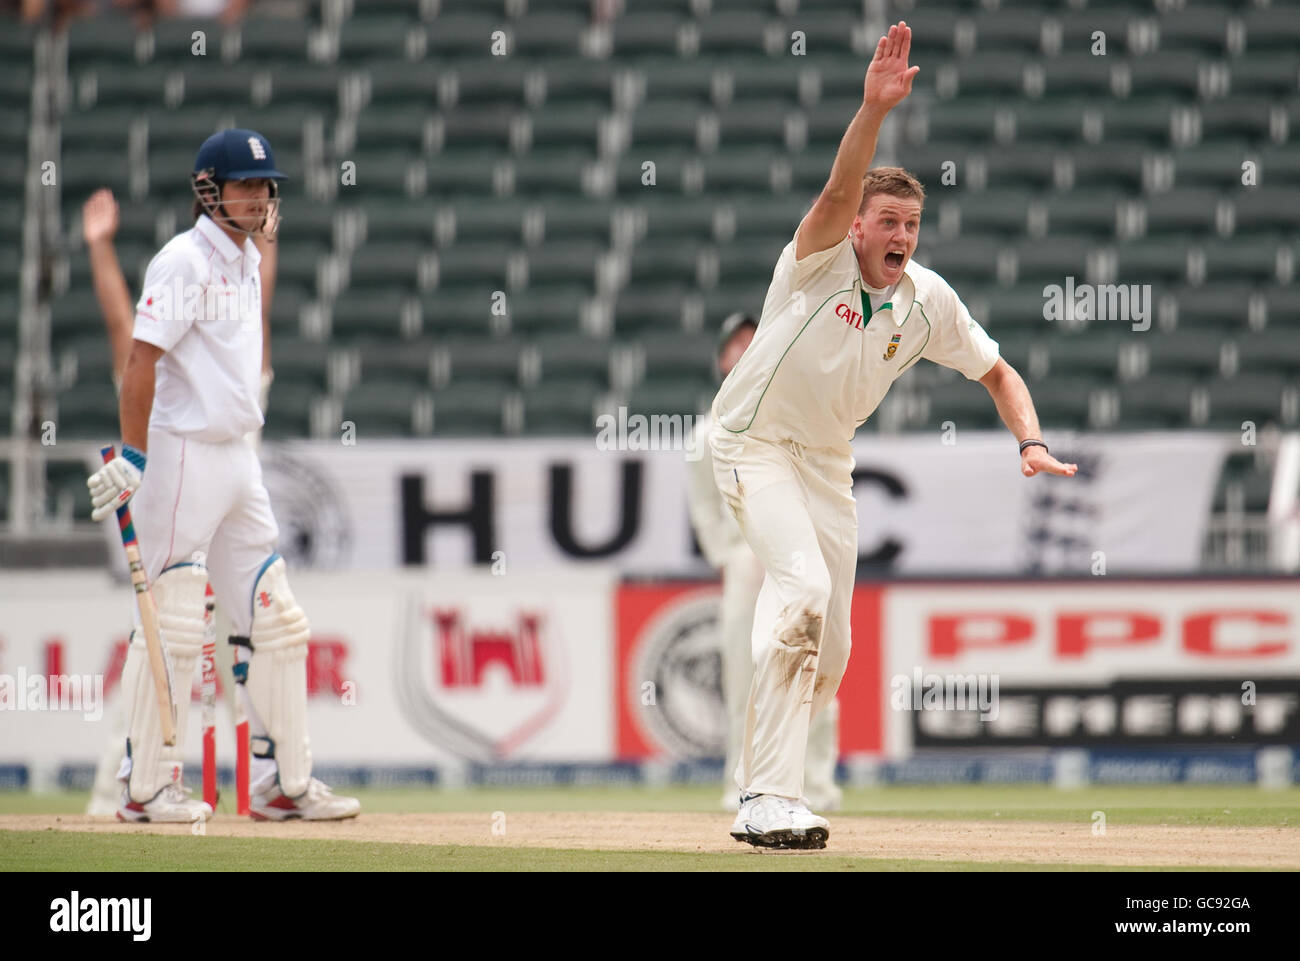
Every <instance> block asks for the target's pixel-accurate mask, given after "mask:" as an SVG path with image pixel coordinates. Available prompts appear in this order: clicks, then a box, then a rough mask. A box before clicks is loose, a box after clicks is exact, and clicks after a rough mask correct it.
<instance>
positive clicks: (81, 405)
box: [55, 379, 121, 486]
mask: <svg viewBox="0 0 1300 961" xmlns="http://www.w3.org/2000/svg"><path fill="white" fill-rule="evenodd" d="M56 403H57V407H58V415H57V417H56V420H55V424H56V428H57V431H58V437H59V438H60V439H64V438H76V439H84V438H94V439H96V440H99V441H100V442H105V439H106V438H108V439H111V438H114V437H117V436H118V433H119V431H120V429H121V428H120V425H119V424H118V416H117V395H116V394H115V393H114V391H113V385H112V383H111V382H109V381H103V380H98V379H96V380H87V381H84V382H82V383H78V384H76V385H75V386H73V387H69V388H68V389H67V390H65V391H62V392H61V393H60V394H59V395H58V398H57V401H56ZM82 484H83V486H84V484H85V478H84V477H83V478H82Z"/></svg>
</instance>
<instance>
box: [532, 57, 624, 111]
mask: <svg viewBox="0 0 1300 961" xmlns="http://www.w3.org/2000/svg"><path fill="white" fill-rule="evenodd" d="M616 72H617V68H616V67H615V65H614V64H610V63H602V62H599V61H591V60H587V59H581V58H566V57H560V56H550V57H547V58H546V65H545V68H544V69H543V70H540V71H539V74H540V75H541V76H542V77H543V78H544V80H545V82H544V84H543V87H544V88H545V93H546V96H545V100H544V102H545V103H546V104H555V105H559V104H567V105H569V106H574V107H576V106H579V105H582V106H585V107H586V108H587V109H588V110H590V111H592V112H603V111H607V110H609V108H610V106H611V104H612V102H613V87H614V75H615V73H616Z"/></svg>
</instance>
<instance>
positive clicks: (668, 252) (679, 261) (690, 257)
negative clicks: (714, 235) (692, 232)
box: [629, 238, 708, 286]
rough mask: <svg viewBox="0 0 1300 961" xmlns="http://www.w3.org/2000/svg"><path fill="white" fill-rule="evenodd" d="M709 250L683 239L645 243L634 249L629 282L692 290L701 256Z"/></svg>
mask: <svg viewBox="0 0 1300 961" xmlns="http://www.w3.org/2000/svg"><path fill="white" fill-rule="evenodd" d="M707 249H708V248H707V247H705V246H703V245H699V244H691V243H688V242H686V241H685V240H684V239H681V238H677V239H674V238H665V239H664V240H663V241H643V242H641V243H640V244H637V246H636V247H635V248H633V250H632V253H631V257H630V258H629V280H630V282H632V283H634V284H641V283H652V282H653V283H660V284H668V285H673V284H677V285H683V286H693V285H694V284H695V282H696V277H697V270H698V264H699V259H700V255H701V253H703V252H704V251H705V250H707Z"/></svg>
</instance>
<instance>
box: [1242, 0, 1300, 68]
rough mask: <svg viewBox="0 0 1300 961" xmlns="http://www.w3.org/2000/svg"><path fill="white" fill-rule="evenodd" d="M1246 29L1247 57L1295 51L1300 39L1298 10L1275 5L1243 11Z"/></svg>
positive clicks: (1299, 15) (1299, 12)
mask: <svg viewBox="0 0 1300 961" xmlns="http://www.w3.org/2000/svg"><path fill="white" fill-rule="evenodd" d="M1242 22H1243V24H1244V26H1245V28H1246V51H1247V53H1248V55H1249V56H1254V55H1255V54H1256V53H1257V52H1260V51H1264V50H1280V51H1286V52H1294V51H1295V38H1296V37H1300V8H1297V7H1295V6H1290V5H1283V4H1280V3H1279V4H1276V5H1274V6H1271V7H1263V8H1253V9H1250V10H1246V11H1243V13H1242Z"/></svg>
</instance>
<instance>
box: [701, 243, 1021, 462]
mask: <svg viewBox="0 0 1300 961" xmlns="http://www.w3.org/2000/svg"><path fill="white" fill-rule="evenodd" d="M794 250H795V243H794V241H793V240H792V241H791V242H790V243H789V244H787V245H786V248H785V250H783V251H782V252H781V257H780V259H779V260H778V261H777V263H776V270H775V272H774V273H773V275H772V284H771V286H770V287H768V290H767V298H766V300H765V301H764V303H763V314H762V316H761V318H760V319H759V324H758V331H757V332H756V333H755V335H754V340H753V342H752V343H751V344H750V345H749V349H748V350H746V351H745V353H744V355H743V356H742V357H741V358H740V362H739V363H737V364H736V366H735V367H734V368H732V371H731V373H730V374H729V375H728V376H727V379H726V380H725V381H723V383H722V387H721V389H720V390H719V391H718V395H717V397H715V398H714V401H713V419H714V421H716V422H717V423H719V424H721V425H722V426H723V427H724V428H726V429H727V430H728V431H730V432H732V433H733V434H737V435H741V434H743V435H745V436H750V437H756V438H759V439H762V440H768V441H774V442H781V441H785V440H793V441H795V442H797V443H799V444H802V445H803V446H805V447H835V448H847V447H848V446H849V444H850V442H851V441H852V439H853V433H854V431H856V430H857V428H858V426H859V425H860V424H862V423H863V422H864V421H866V419H867V418H868V417H870V416H871V414H872V412H873V411H874V410H875V409H876V408H877V407H878V406H879V405H880V402H881V400H882V399H883V398H884V396H885V394H886V393H887V392H888V390H889V387H890V385H891V384H892V383H893V382H894V381H895V380H896V379H897V378H898V377H899V375H901V374H902V373H903V371H905V370H907V369H908V368H909V367H911V366H913V365H914V364H916V363H917V362H918V361H919V360H920V359H921V358H922V357H924V358H925V359H926V360H930V361H934V362H935V363H937V364H942V365H944V366H945V367H952V368H954V369H955V370H958V371H961V373H962V374H964V375H965V376H966V377H968V378H969V379H971V380H979V379H980V378H981V377H983V376H984V375H985V374H987V373H988V372H989V371H990V370H992V368H993V365H994V364H995V363H996V362H997V359H998V345H997V342H996V341H994V340H993V339H992V338H990V337H989V335H988V334H987V333H985V332H984V328H982V327H981V326H980V325H979V324H977V323H976V322H975V320H974V318H972V317H971V315H970V312H969V311H968V310H967V309H966V305H965V304H963V303H962V302H961V299H960V298H959V297H958V296H957V293H956V291H954V290H953V289H952V287H950V286H949V285H948V282H947V281H946V280H944V279H943V278H942V277H940V276H939V275H938V274H937V273H935V272H934V271H933V270H930V269H928V268H926V267H922V266H921V265H920V264H918V263H916V262H915V261H908V263H907V266H906V267H905V268H904V270H903V279H902V280H900V281H899V282H898V283H897V284H896V285H895V286H894V287H893V288H891V289H887V290H884V291H873V290H872V289H871V288H869V287H866V286H865V284H864V283H863V281H862V274H861V271H860V270H859V269H858V259H857V255H856V254H855V253H854V250H853V245H852V242H851V241H850V240H849V238H848V237H847V236H846V237H845V238H844V240H842V241H841V242H840V243H838V244H836V245H835V246H834V247H830V248H828V249H826V250H821V251H818V252H817V253H814V254H810V255H808V256H807V257H805V258H804V259H803V260H800V261H796V260H795V256H794ZM990 403H992V401H991V400H990Z"/></svg>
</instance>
